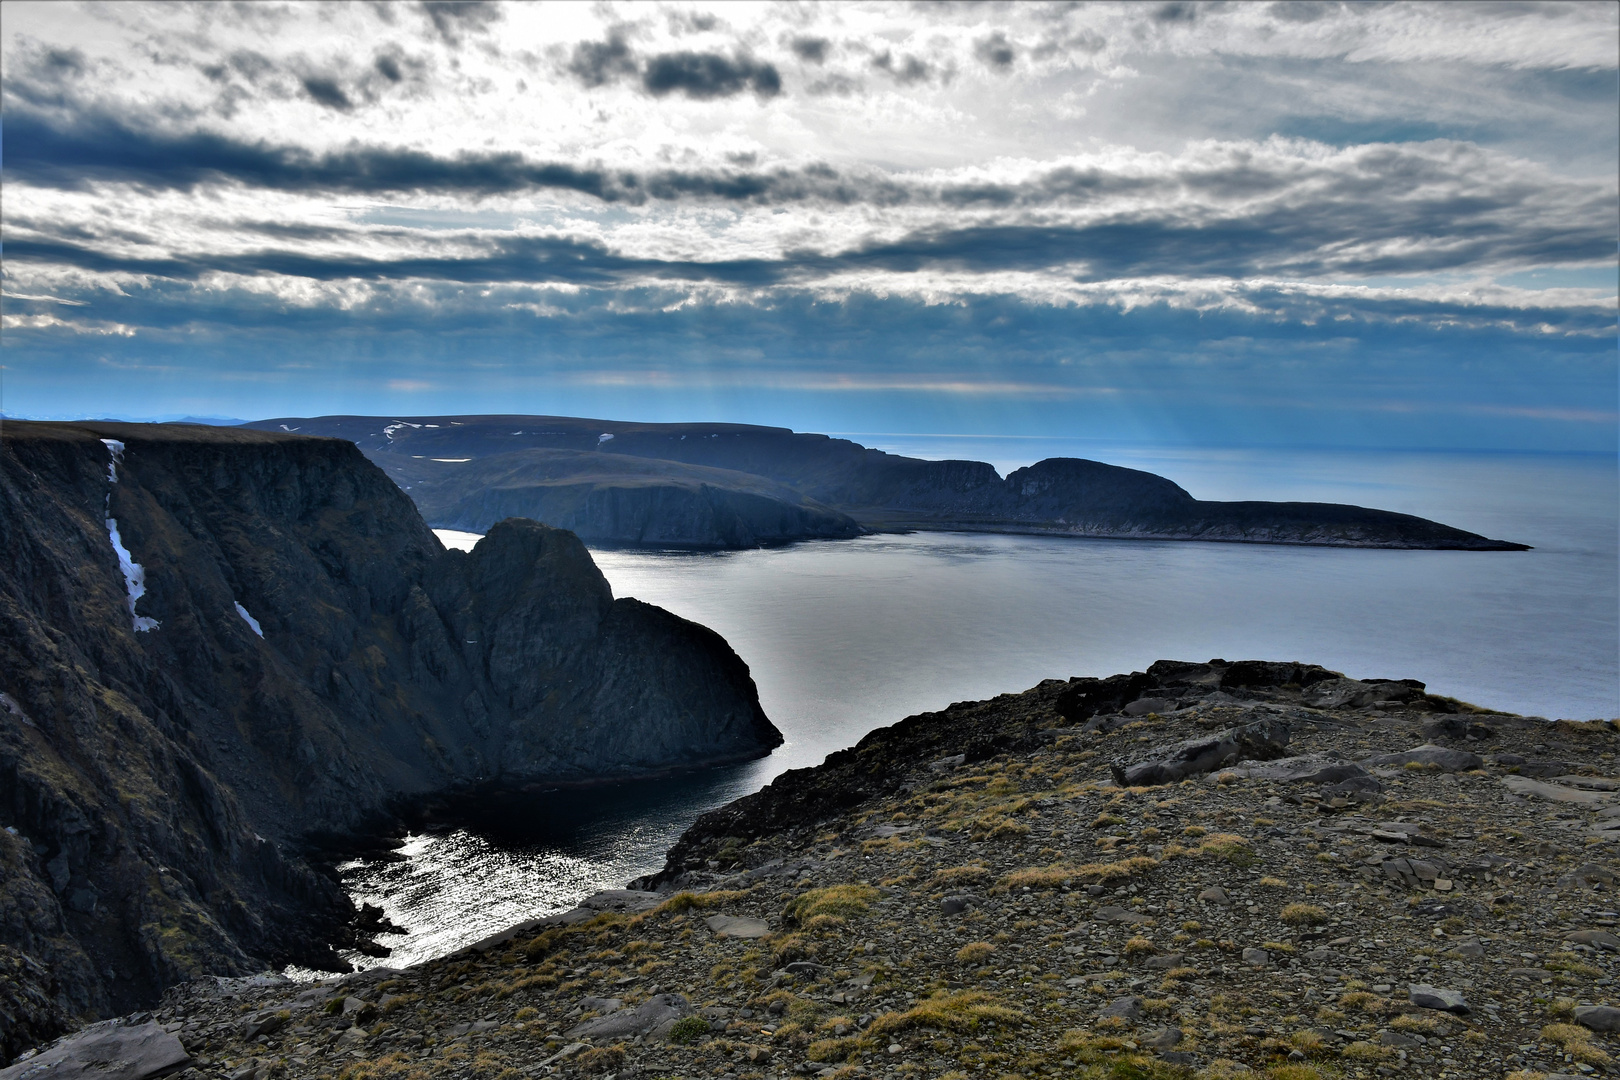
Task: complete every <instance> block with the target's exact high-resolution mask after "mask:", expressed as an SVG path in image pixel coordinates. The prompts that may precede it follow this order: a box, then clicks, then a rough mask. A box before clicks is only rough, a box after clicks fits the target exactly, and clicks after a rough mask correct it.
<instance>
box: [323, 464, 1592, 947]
mask: <svg viewBox="0 0 1620 1080" xmlns="http://www.w3.org/2000/svg"><path fill="white" fill-rule="evenodd" d="M852 437H855V438H857V440H858V441H860V442H862V443H864V444H866V445H871V446H878V447H880V448H882V449H887V450H893V451H896V452H902V453H910V454H914V455H916V456H926V457H965V458H974V459H978V460H989V461H991V462H992V463H993V464H995V465H996V466H997V468H998V469H1000V470H1001V471H1002V472H1003V473H1005V472H1007V471H1009V470H1010V469H1012V468H1016V467H1018V466H1019V465H1023V464H1028V463H1030V462H1031V461H1033V460H1037V459H1038V458H1041V457H1047V456H1056V455H1066V456H1077V457H1079V456H1084V457H1095V458H1098V459H1100V460H1106V461H1110V462H1112V463H1115V464H1121V465H1128V466H1132V467H1136V468H1144V469H1147V470H1149V471H1152V472H1156V473H1159V474H1161V475H1165V476H1169V477H1170V478H1171V479H1173V480H1175V481H1177V482H1178V483H1180V484H1181V485H1182V486H1183V487H1185V488H1187V489H1188V490H1189V491H1191V492H1192V493H1193V494H1194V495H1196V496H1198V497H1200V498H1211V499H1276V500H1313V501H1327V502H1349V503H1357V504H1360V505H1364V506H1376V507H1380V508H1383V509H1389V510H1398V511H1402V512H1406V513H1413V514H1419V515H1421V516H1423V517H1429V518H1433V519H1436V520H1439V521H1442V522H1445V523H1446V524H1449V525H1454V526H1457V527H1459V528H1464V529H1468V530H1471V531H1473V532H1478V533H1482V534H1484V535H1487V536H1491V537H1494V538H1497V539H1506V540H1515V541H1518V542H1521V543H1527V544H1531V545H1533V550H1531V551H1527V552H1446V551H1377V550H1358V549H1340V548H1310V547H1287V546H1274V545H1248V544H1206V543H1185V542H1155V541H1136V540H1071V539H1061V538H1052V537H1031V536H1007V535H993V534H973V533H913V534H908V535H877V536H868V537H863V538H860V539H857V540H850V541H817V542H810V543H802V544H795V545H791V546H788V547H782V548H772V549H760V550H750V551H735V552H705V553H694V552H682V551H646V550H598V551H594V552H593V554H594V556H595V558H596V560H597V563H598V565H600V566H601V568H602V570H603V572H604V574H605V575H606V576H607V578H608V580H609V582H610V583H611V584H612V586H613V591H614V595H616V596H634V597H637V598H639V599H641V600H645V601H647V602H649V603H653V604H658V605H660V606H662V607H665V608H668V609H669V610H671V611H673V612H675V613H676V614H678V615H681V616H683V617H685V618H688V619H691V620H693V621H696V622H700V623H703V624H705V625H707V626H710V627H712V628H714V629H715V630H717V631H719V632H720V633H721V634H722V635H724V636H725V638H726V639H727V640H728V641H729V642H730V643H731V645H732V647H733V648H734V649H736V650H737V652H738V653H739V654H740V655H741V656H742V658H743V659H744V660H745V661H746V662H747V663H748V664H749V667H750V669H751V671H752V673H753V676H754V679H755V682H756V683H757V685H758V687H759V692H760V700H761V702H762V703H763V705H764V707H765V711H766V713H767V714H768V715H769V716H770V717H771V719H772V720H773V721H774V722H775V723H776V725H777V726H778V727H779V728H780V729H781V730H782V732H783V734H784V735H785V736H786V740H787V741H786V744H785V745H784V746H782V747H780V748H779V749H778V750H777V751H776V752H775V753H773V754H771V755H770V756H769V757H767V758H764V759H761V760H759V761H756V762H751V763H748V764H746V765H741V766H735V767H729V768H723V769H713V770H705V771H703V772H699V773H694V774H691V775H686V776H680V777H674V778H665V779H659V780H650V781H639V782H626V783H614V784H604V785H601V786H599V787H594V788H587V789H584V790H581V789H577V788H574V789H568V790H565V791H556V792H549V793H541V794H537V795H534V796H531V797H528V798H526V799H525V800H523V801H522V802H521V803H516V804H514V803H513V802H511V801H509V800H508V801H503V803H502V804H501V806H500V807H499V809H498V811H492V812H490V813H488V814H487V815H486V814H480V813H479V808H477V807H468V808H466V809H465V812H464V813H463V814H462V816H461V817H460V818H459V819H458V820H457V821H456V823H455V824H454V825H452V826H445V827H442V828H436V829H433V830H431V831H428V832H424V833H421V834H418V835H413V836H411V837H408V838H407V842H406V845H405V847H404V848H403V849H402V851H401V854H403V855H404V856H405V859H404V860H403V861H396V862H354V863H351V864H348V865H347V866H346V867H344V875H345V877H344V880H345V884H346V887H347V888H348V889H349V890H350V892H351V894H352V895H353V896H354V897H355V899H356V900H357V901H362V900H363V901H367V902H370V903H375V904H380V905H381V906H382V907H383V908H384V910H385V911H386V912H387V913H388V915H389V917H390V918H391V919H392V920H393V921H394V922H395V923H397V924H400V925H402V926H404V927H406V928H408V930H409V933H407V934H403V935H385V936H384V937H382V938H380V939H379V940H380V941H381V942H382V943H383V944H386V945H388V946H390V947H392V948H393V949H394V954H393V956H391V957H390V958H389V959H387V960H384V961H374V960H369V959H367V958H365V957H358V956H356V957H353V958H352V959H354V960H355V962H356V963H357V964H358V965H365V964H374V963H379V962H381V963H387V964H391V965H400V964H408V963H413V962H416V961H420V960H424V959H428V958H431V957H435V956H440V955H444V954H446V953H449V952H452V951H454V950H455V949H457V948H460V947H461V946H463V945H465V944H468V943H469V942H471V941H475V940H477V939H479V938H481V937H483V936H486V935H488V934H491V933H494V932H495V931H497V930H500V929H502V928H503V927H505V926H508V925H511V924H512V923H514V922H518V921H521V920H523V919H527V918H532V917H535V916H537V915H543V914H548V913H550V912H554V911H559V910H563V909H565V908H567V907H570V906H572V905H573V904H574V903H575V902H577V901H578V900H579V899H580V898H582V897H583V896H585V895H587V894H589V893H590V892H593V891H595V890H597V889H602V888H617V887H622V886H623V885H624V883H625V882H626V881H628V880H629V879H630V878H632V877H635V876H637V875H640V874H643V873H647V872H650V871H653V870H656V869H658V868H659V867H660V866H661V865H662V863H663V856H664V853H665V851H667V850H668V848H669V847H670V845H672V844H673V843H674V841H675V839H676V838H677V837H678V836H679V835H680V833H681V831H682V830H684V829H685V828H686V827H687V826H688V825H689V824H690V823H691V822H692V821H693V820H695V818H696V817H697V816H698V815H699V814H700V813H702V812H703V811H704V810H707V809H710V808H713V807H715V806H719V805H722V804H724V803H725V802H728V801H730V800H731V799H733V798H736V797H738V796H740V795H744V794H747V793H749V792H751V791H755V790H758V789H759V788H760V787H762V786H764V785H765V784H767V783H769V782H770V780H771V779H772V778H773V777H775V776H776V775H778V774H779V773H781V772H782V771H784V770H786V769H791V768H802V767H805V766H810V765H814V764H816V763H818V762H819V761H820V760H821V759H822V758H823V757H825V756H826V755H827V754H828V753H830V752H832V751H834V750H837V749H840V748H843V747H846V746H850V745H853V744H854V743H855V742H857V741H858V740H859V739H860V737H861V736H862V735H864V734H865V733H866V732H868V731H870V730H872V729H873V728H875V727H879V726H882V725H885V724H890V723H893V722H895V721H897V720H900V719H902V718H904V717H906V716H908V715H911V714H913V713H917V712H922V711H926V710H933V709H939V708H942V707H944V706H945V705H948V704H950V703H951V702H953V701H964V700H976V699H981V698H986V697H991V696H994V695H996V694H999V693H1008V692H1017V691H1020V690H1024V689H1027V688H1028V687H1030V686H1033V685H1034V684H1035V683H1038V682H1040V681H1041V680H1042V679H1047V678H1067V677H1069V676H1072V675H1092V676H1105V675H1110V674H1113V673H1115V672H1122V671H1131V670H1139V669H1142V668H1144V667H1146V666H1147V665H1148V664H1151V663H1152V662H1153V661H1155V660H1158V659H1167V658H1169V659H1180V660H1208V659H1210V658H1213V657H1222V658H1225V659H1228V660H1238V659H1274V660H1299V661H1305V662H1309V663H1317V664H1322V665H1324V666H1326V667H1329V668H1333V669H1336V670H1339V671H1343V672H1345V673H1346V674H1349V675H1352V676H1356V677H1363V678H1369V677H1378V678H1415V679H1421V680H1423V681H1424V682H1426V683H1428V684H1429V689H1430V691H1431V692H1432V693H1438V694H1445V695H1450V696H1453V697H1458V698H1462V699H1464V700H1467V701H1472V702H1475V703H1477V704H1480V705H1485V706H1489V707H1492V708H1497V709H1503V710H1508V711H1512V712H1522V713H1527V714H1530V715H1537V716H1544V717H1548V718H1560V717H1567V718H1578V719H1587V718H1591V717H1597V716H1603V717H1612V716H1620V473H1617V469H1616V460H1615V458H1614V457H1613V456H1611V455H1536V454H1438V453H1390V452H1366V453H1357V452H1333V453H1326V452H1281V451H1275V450H1269V451H1242V450H1196V449H1164V448H1143V447H1098V446H1094V445H1086V444H1083V443H1081V442H1080V441H1079V440H1021V439H1016V438H1005V437H1004V438H1000V439H994V440H986V439H966V438H963V437H958V436H883V435H853V436H852ZM441 536H442V537H443V538H444V539H445V540H446V541H447V542H448V543H452V544H459V545H462V546H467V545H470V544H471V543H472V542H474V541H475V540H476V539H477V538H476V537H475V536H470V535H468V534H451V533H441Z"/></svg>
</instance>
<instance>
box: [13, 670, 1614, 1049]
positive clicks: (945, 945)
mask: <svg viewBox="0 0 1620 1080" xmlns="http://www.w3.org/2000/svg"><path fill="white" fill-rule="evenodd" d="M1234 672H1236V674H1234ZM1117 680H1125V681H1124V682H1123V683H1122V682H1118V681H1116V680H1102V681H1099V680H1072V681H1070V682H1061V681H1056V680H1053V681H1050V682H1047V683H1043V684H1042V685H1041V686H1039V687H1037V688H1035V689H1033V690H1030V691H1028V692H1026V693H1024V694H1019V695H1007V696H1003V697H1000V698H997V699H995V700H993V701H988V702H979V703H972V704H964V705H957V706H952V707H951V708H950V709H948V710H945V711H944V712H942V713H937V714H928V715H924V716H920V717H913V718H911V719H909V720H907V721H905V722H904V723H902V724H900V725H896V726H895V727H893V728H888V729H884V730H882V731H879V732H874V733H873V734H872V735H870V736H868V738H867V739H865V740H863V741H862V743H861V745H860V746H858V747H856V748H854V749H852V750H850V751H845V752H843V753H841V754H838V755H834V756H833V757H832V758H830V759H829V761H828V763H827V764H826V765H824V766H822V767H821V768H819V769H816V770H801V771H798V772H794V773H789V774H786V775H785V776H783V777H781V778H779V779H778V780H777V782H776V783H775V784H773V785H772V786H771V787H770V788H767V789H766V790H765V791H763V792H761V793H759V794H757V795H754V796H750V797H748V798H747V799H744V800H740V801H739V803H737V804H733V805H732V806H731V807H727V808H723V809H722V810H720V811H716V812H714V813H712V814H710V815H706V816H705V817H704V818H703V819H702V820H700V821H699V822H698V824H697V825H696V826H694V828H693V829H692V830H690V831H689V832H688V834H687V836H686V837H684V838H683V839H682V841H681V843H680V844H679V845H677V847H676V848H675V849H674V851H673V852H672V853H671V857H670V863H669V866H668V867H667V868H666V869H665V871H664V872H663V873H661V874H659V875H656V876H655V877H654V878H653V879H651V880H646V881H642V882H637V883H634V884H636V885H638V886H640V888H633V889H630V890H622V891H619V892H616V893H612V894H603V895H602V896H601V897H594V898H591V900H589V901H588V902H587V903H586V904H584V905H582V906H581V907H580V908H578V909H576V910H575V911H573V912H568V913H565V914H563V915H559V916H553V917H551V918H549V919H545V920H539V921H538V922H536V923H530V924H525V926H523V927H521V928H516V929H514V930H513V931H509V932H508V933H506V934H502V935H497V936H496V937H495V938H492V939H490V940H488V941H486V942H481V943H480V944H479V945H478V946H475V947H473V948H471V949H467V950H464V951H463V952H461V953H458V954H456V955H454V956H450V957H446V958H444V959H441V960H437V961H433V962H431V963H426V964H422V965H420V966H417V967H414V968H410V969H406V970H391V969H374V970H372V971H368V972H363V973H360V974H356V975H350V976H346V977H343V978H333V979H329V980H325V981H322V982H319V983H314V984H307V983H305V984H299V983H291V982H288V981H286V980H281V979H278V978H274V977H259V978H257V979H252V980H241V979H237V980H204V981H201V982H194V983H189V984H186V985H185V986H182V987H178V988H176V989H174V990H172V991H171V992H170V994H169V996H168V997H167V998H166V999H165V1000H164V1003H163V1006H162V1007H161V1008H160V1009H159V1010H157V1011H156V1012H155V1013H154V1014H153V1015H152V1016H151V1017H150V1018H135V1019H138V1020H139V1019H148V1020H149V1021H150V1023H152V1024H155V1025H161V1026H162V1029H163V1030H165V1031H167V1032H169V1033H171V1034H172V1035H173V1036H175V1037H176V1038H178V1040H179V1041H180V1042H181V1043H183V1044H184V1047H185V1049H186V1051H187V1052H189V1053H190V1054H191V1055H192V1062H191V1065H190V1068H189V1070H188V1071H187V1072H185V1073H183V1074H181V1075H184V1076H187V1077H197V1078H200V1077H204V1076H206V1077H230V1078H232V1080H269V1078H271V1077H289V1078H291V1077H314V1076H323V1077H326V1076H335V1077H338V1078H340V1080H407V1078H426V1077H451V1078H463V1077H466V1078H472V1077H492V1078H499V1080H520V1078H523V1077H587V1076H596V1077H614V1078H616V1080H623V1078H629V1077H638V1078H641V1077H670V1078H676V1077H685V1078H697V1077H725V1078H736V1080H787V1078H789V1077H798V1076H806V1075H809V1076H821V1077H837V1078H848V1077H856V1076H860V1077H870V1078H888V1077H893V1078H895V1080H908V1078H918V1080H947V1078H949V1080H966V1078H969V1077H973V1078H978V1077H985V1078H1010V1077H1017V1078H1023V1080H1035V1078H1038V1077H1087V1076H1097V1077H1103V1076H1109V1077H1116V1076H1117V1077H1126V1076H1129V1077H1146V1078H1172V1077H1232V1076H1246V1075H1252V1076H1255V1077H1257V1078H1258V1077H1261V1076H1265V1077H1271V1078H1274V1080H1309V1078H1314V1077H1381V1076H1403V1077H1425V1078H1427V1077H1493V1078H1501V1077H1522V1078H1529V1077H1538V1076H1546V1075H1552V1076H1573V1075H1586V1074H1607V1073H1609V1072H1611V1071H1614V1070H1616V1068H1617V1066H1616V1065H1615V1063H1614V1059H1613V1055H1614V1054H1615V1053H1616V1052H1617V1051H1620V994H1617V993H1616V992H1615V983H1614V977H1615V971H1616V966H1617V962H1620V910H1617V909H1620V903H1617V899H1620V898H1617V897H1616V894H1615V888H1616V880H1615V876H1616V873H1617V870H1620V867H1617V862H1616V858H1615V854H1616V851H1617V850H1620V849H1617V848H1616V847H1615V841H1616V840H1617V839H1620V790H1617V789H1620V780H1617V779H1616V777H1617V774H1620V767H1617V765H1616V761H1615V753H1616V751H1617V749H1620V733H1617V730H1616V727H1615V725H1614V724H1613V723H1608V722H1595V721H1594V722H1590V723H1572V722H1567V721H1559V722H1557V723H1550V722H1547V721H1544V720H1541V719H1538V718H1523V717H1513V716H1505V715H1501V714H1491V713H1486V712H1483V711H1481V710H1476V709H1473V708H1472V707H1469V706H1464V705H1461V704H1460V703H1456V702H1451V701H1447V700H1445V699H1439V698H1433V697H1430V696H1428V695H1426V694H1424V692H1423V687H1422V686H1421V684H1414V683H1411V682H1409V681H1376V682H1358V681H1356V680H1351V679H1345V678H1343V677H1342V676H1340V675H1338V674H1337V673H1334V672H1325V671H1323V669H1320V668H1311V667H1308V666H1305V665H1250V666H1248V667H1244V666H1243V665H1239V664H1230V665H1229V664H1225V663H1224V662H1212V663H1211V664H1207V665H1198V664H1180V665H1168V666H1166V665H1155V666H1154V668H1153V669H1150V671H1149V672H1147V673H1138V674H1137V675H1135V676H1129V677H1126V676H1121V677H1117ZM1143 701H1147V702H1151V707H1147V708H1144V707H1139V703H1140V702H1143ZM1244 733H1247V734H1244ZM1226 744H1230V745H1231V746H1232V747H1233V748H1234V749H1233V750H1232V752H1230V753H1228V752H1225V751H1221V752H1219V753H1217V752H1214V751H1213V750H1212V749H1211V748H1212V747H1219V746H1221V745H1226ZM1198 747H1202V748H1203V749H1198ZM1189 748H1192V750H1191V751H1189ZM1248 753H1255V754H1256V755H1257V756H1259V757H1262V758H1265V759H1266V760H1254V759H1253V758H1250V757H1246V756H1245V755H1246V754H1248ZM1166 761H1173V762H1176V763H1177V765H1176V769H1175V770H1171V771H1179V772H1180V774H1181V775H1179V776H1177V777H1164V776H1162V774H1155V773H1154V772H1153V770H1151V769H1146V770H1144V769H1137V768H1135V767H1136V766H1139V765H1142V764H1144V763H1148V764H1153V765H1155V766H1156V767H1157V766H1160V765H1162V764H1163V763H1164V762H1166ZM1189 762H1196V768H1193V767H1187V768H1184V766H1187V765H1188V763H1189ZM1120 773H1123V775H1124V777H1125V778H1126V779H1127V780H1129V779H1132V778H1135V779H1137V780H1141V779H1144V778H1153V777H1155V776H1157V777H1158V778H1161V779H1169V780H1170V781H1171V782H1168V783H1163V784H1156V785H1151V786H1148V785H1144V784H1140V783H1138V784H1136V785H1134V786H1131V785H1127V786H1121V785H1120V784H1119V782H1118V781H1117V780H1116V776H1118V775H1119V774H1120ZM40 1060H41V1061H43V1060H44V1058H43V1056H42V1057H41V1058H40ZM28 1064H29V1063H28V1061H22V1062H18V1063H17V1064H16V1065H14V1066H13V1067H12V1068H11V1069H9V1070H6V1071H5V1072H4V1073H0V1077H3V1078H4V1080H12V1077H14V1076H18V1077H20V1076H25V1075H28V1074H27V1073H26V1072H25V1071H20V1070H26V1069H27V1067H28ZM45 1075H46V1074H41V1075H40V1077H39V1080H45Z"/></svg>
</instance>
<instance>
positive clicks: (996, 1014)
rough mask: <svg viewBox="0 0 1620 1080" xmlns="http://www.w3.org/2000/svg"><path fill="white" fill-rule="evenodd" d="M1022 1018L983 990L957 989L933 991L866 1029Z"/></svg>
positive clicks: (952, 1027) (970, 1026)
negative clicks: (955, 990) (943, 992)
mask: <svg viewBox="0 0 1620 1080" xmlns="http://www.w3.org/2000/svg"><path fill="white" fill-rule="evenodd" d="M1023 1019H1024V1014H1023V1013H1021V1012H1019V1011H1018V1010H1017V1009H1011V1008H1008V1007H1007V1006H1005V1005H1003V1004H1001V1003H1000V1002H999V1001H997V1000H996V999H995V998H993V997H991V996H990V995H989V994H987V993H985V992H984V991H982V990H959V991H957V992H956V993H950V994H935V995H934V996H933V997H931V998H927V999H926V1000H923V1001H919V1002H918V1003H917V1004H916V1005H915V1006H913V1007H912V1008H910V1009H907V1010H906V1011H905V1012H903V1013H894V1012H891V1013H884V1014H883V1015H882V1016H880V1017H878V1018H877V1019H876V1020H873V1021H872V1023H871V1026H869V1027H868V1028H867V1029H866V1030H867V1033H868V1034H870V1035H874V1036H875V1035H888V1034H892V1033H894V1032H897V1031H906V1030H908V1029H910V1028H936V1029H938V1030H941V1031H972V1030H974V1029H976V1028H978V1027H979V1025H980V1024H984V1023H997V1024H1016V1023H1018V1022H1020V1021H1021V1020H1023Z"/></svg>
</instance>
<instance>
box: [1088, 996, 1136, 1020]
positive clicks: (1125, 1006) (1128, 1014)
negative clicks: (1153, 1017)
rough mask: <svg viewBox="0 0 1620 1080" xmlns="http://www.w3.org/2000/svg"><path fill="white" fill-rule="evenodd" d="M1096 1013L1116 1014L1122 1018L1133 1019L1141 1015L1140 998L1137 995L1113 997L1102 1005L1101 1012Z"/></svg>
mask: <svg viewBox="0 0 1620 1080" xmlns="http://www.w3.org/2000/svg"><path fill="white" fill-rule="evenodd" d="M1097 1015H1098V1016H1099V1017H1103V1016H1117V1017H1119V1018H1121V1019H1123V1020H1135V1019H1136V1018H1137V1017H1139V1016H1141V1015H1142V999H1141V998H1139V997H1119V998H1115V999H1114V1000H1113V1001H1110V1002H1109V1003H1108V1004H1107V1005H1105V1006H1103V1010H1102V1012H1100V1013H1098V1014H1097Z"/></svg>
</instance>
